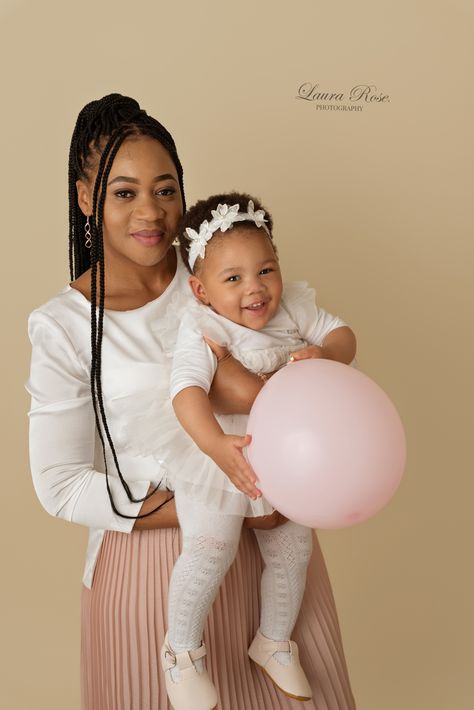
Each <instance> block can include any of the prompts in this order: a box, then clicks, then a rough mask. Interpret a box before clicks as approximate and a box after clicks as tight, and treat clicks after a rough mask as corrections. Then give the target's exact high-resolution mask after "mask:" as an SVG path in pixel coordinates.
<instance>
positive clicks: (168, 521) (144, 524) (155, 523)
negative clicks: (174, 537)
mask: <svg viewBox="0 0 474 710" xmlns="http://www.w3.org/2000/svg"><path fill="white" fill-rule="evenodd" d="M153 489H154V486H153V485H151V486H150V488H149V489H148V493H151V491H152V490H153ZM160 506H161V507H160ZM155 508H159V510H155ZM152 510H154V511H155V512H154V513H151V514H150V515H146V517H145V518H137V519H136V520H135V524H134V526H133V529H134V530H154V529H155V528H178V527H179V522H178V516H177V515H176V504H175V501H174V494H173V493H172V492H171V491H163V490H158V491H155V492H154V493H153V495H151V496H150V497H149V498H147V499H146V500H145V501H143V505H142V507H141V508H140V513H139V515H143V514H144V513H145V514H146V513H150V511H152Z"/></svg>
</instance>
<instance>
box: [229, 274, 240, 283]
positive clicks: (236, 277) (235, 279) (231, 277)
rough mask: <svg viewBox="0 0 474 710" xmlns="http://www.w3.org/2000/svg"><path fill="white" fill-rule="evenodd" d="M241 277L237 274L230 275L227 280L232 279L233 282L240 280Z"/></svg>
mask: <svg viewBox="0 0 474 710" xmlns="http://www.w3.org/2000/svg"><path fill="white" fill-rule="evenodd" d="M239 279H240V276H237V274H234V276H229V278H228V279H227V281H230V282H231V283H235V281H238V280H239Z"/></svg>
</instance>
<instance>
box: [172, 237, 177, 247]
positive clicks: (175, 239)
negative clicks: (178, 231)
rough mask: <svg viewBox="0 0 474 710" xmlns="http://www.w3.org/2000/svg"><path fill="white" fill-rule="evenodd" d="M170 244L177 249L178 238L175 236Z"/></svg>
mask: <svg viewBox="0 0 474 710" xmlns="http://www.w3.org/2000/svg"><path fill="white" fill-rule="evenodd" d="M171 243H172V245H173V246H174V247H179V237H178V236H176V237H175V238H174V239H173V241H172V242H171Z"/></svg>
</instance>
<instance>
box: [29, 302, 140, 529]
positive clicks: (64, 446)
mask: <svg viewBox="0 0 474 710" xmlns="http://www.w3.org/2000/svg"><path fill="white" fill-rule="evenodd" d="M28 332H29V337H30V340H31V344H32V358H31V371H30V377H29V380H28V382H27V383H26V389H27V391H28V392H29V393H30V394H31V409H30V412H29V417H30V464H31V471H32V476H33V483H34V486H35V490H36V493H37V495H38V498H39V500H40V502H41V504H42V505H43V507H44V508H45V509H46V510H47V511H48V512H49V513H50V514H51V515H54V516H57V517H60V518H63V519H64V520H68V521H71V522H75V523H79V524H82V525H86V526H88V527H91V528H102V529H108V530H117V531H121V532H129V531H130V530H131V529H132V527H133V523H134V521H133V520H128V519H125V518H122V517H120V516H118V515H115V514H114V513H113V511H112V508H111V505H110V501H109V497H108V494H107V488H106V477H105V474H104V473H102V472H101V471H97V470H95V469H94V454H95V446H96V427H95V418H94V411H93V406H92V399H91V393H90V384H89V373H88V371H87V370H86V368H85V367H84V365H83V364H82V363H81V361H80V358H79V357H78V354H77V353H76V351H75V349H74V346H73V343H72V341H71V339H70V337H69V336H68V334H67V333H66V332H65V330H64V328H63V327H62V326H61V325H60V324H59V323H58V322H57V321H56V320H55V318H54V317H52V316H51V315H49V314H47V313H44V312H42V311H41V310H40V309H39V310H37V311H34V312H33V313H32V314H31V316H30V319H29V323H28ZM109 485H110V488H111V492H112V496H113V499H114V501H115V504H116V507H117V508H118V509H119V510H120V512H121V513H123V514H125V515H131V516H135V515H137V514H138V512H139V510H140V507H141V504H140V503H130V501H129V500H128V497H127V495H126V493H125V491H124V490H123V488H122V485H121V483H120V481H119V480H118V479H117V478H116V477H113V476H109ZM148 487H149V481H146V480H143V481H141V480H140V481H134V482H133V485H132V486H131V488H132V492H133V494H134V496H135V497H137V498H140V497H142V496H144V495H145V494H146V492H147V490H148Z"/></svg>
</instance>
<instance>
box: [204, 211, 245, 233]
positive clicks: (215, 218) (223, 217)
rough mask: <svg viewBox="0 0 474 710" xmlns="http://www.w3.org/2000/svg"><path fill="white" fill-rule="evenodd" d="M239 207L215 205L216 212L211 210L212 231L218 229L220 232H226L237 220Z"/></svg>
mask: <svg viewBox="0 0 474 710" xmlns="http://www.w3.org/2000/svg"><path fill="white" fill-rule="evenodd" d="M239 206H240V205H232V207H229V205H217V209H216V210H211V214H212V226H213V229H214V231H217V230H218V229H220V230H221V232H226V231H227V230H228V229H230V227H231V226H232V225H233V223H234V222H235V221H236V220H237V216H238V214H239Z"/></svg>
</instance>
